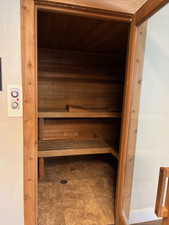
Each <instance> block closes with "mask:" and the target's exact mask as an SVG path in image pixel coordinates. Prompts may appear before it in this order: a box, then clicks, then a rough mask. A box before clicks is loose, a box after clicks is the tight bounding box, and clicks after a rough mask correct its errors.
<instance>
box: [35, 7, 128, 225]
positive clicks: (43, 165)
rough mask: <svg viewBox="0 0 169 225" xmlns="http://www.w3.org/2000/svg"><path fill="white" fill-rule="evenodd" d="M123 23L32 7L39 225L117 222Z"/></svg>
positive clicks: (125, 38) (124, 45)
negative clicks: (34, 10)
mask: <svg viewBox="0 0 169 225" xmlns="http://www.w3.org/2000/svg"><path fill="white" fill-rule="evenodd" d="M128 36H129V24H128V23H125V22H119V21H115V20H110V19H109V20H108V19H103V18H92V17H91V18H90V17H86V16H84V17H83V16H79V15H73V14H72V15H71V14H66V13H60V12H55V11H50V10H38V14H37V47H38V50H37V53H38V60H37V61H38V76H37V77H38V161H39V178H38V222H39V225H44V224H48V225H56V224H57V225H73V224H74V225H77V224H78V225H94V224H95V225H103V224H106V225H107V224H114V223H115V212H114V210H115V192H116V183H117V170H118V159H119V144H120V134H121V120H122V107H123V90H124V81H125V69H126V55H127V47H128Z"/></svg>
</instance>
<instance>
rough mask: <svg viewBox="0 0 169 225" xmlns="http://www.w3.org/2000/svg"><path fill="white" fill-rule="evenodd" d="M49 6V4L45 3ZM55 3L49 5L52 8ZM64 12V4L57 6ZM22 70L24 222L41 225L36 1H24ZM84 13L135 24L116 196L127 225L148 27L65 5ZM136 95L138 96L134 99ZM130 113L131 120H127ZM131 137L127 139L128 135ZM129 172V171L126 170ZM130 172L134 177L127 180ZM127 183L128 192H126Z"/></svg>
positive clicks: (120, 215) (121, 223)
mask: <svg viewBox="0 0 169 225" xmlns="http://www.w3.org/2000/svg"><path fill="white" fill-rule="evenodd" d="M41 7H44V8H45V5H41ZM52 7H53V4H52V5H50V6H48V8H49V9H52ZM57 9H58V10H60V11H63V9H62V8H61V7H59V8H57ZM21 11H22V32H21V33H22V37H21V39H22V73H23V109H24V119H23V121H24V221H25V225H37V214H38V210H37V206H38V204H37V185H38V163H37V160H38V154H37V141H38V136H37V52H36V51H37V48H36V46H37V40H36V35H37V31H36V28H37V21H36V19H37V18H36V17H37V5H36V4H35V1H34V0H22V5H21ZM65 11H66V12H67V13H71V14H72V13H75V14H76V15H77V14H79V15H81V14H82V11H83V16H85V15H86V16H87V17H96V18H97V17H102V18H103V19H114V20H119V21H123V22H130V23H131V20H133V22H132V23H131V33H130V41H129V50H128V58H130V60H128V63H127V73H126V85H125V95H124V96H125V97H124V107H123V115H124V119H123V122H122V129H123V131H122V135H121V146H120V151H121V154H120V166H119V171H118V185H117V195H116V199H117V200H116V218H117V219H116V225H126V224H127V217H128V212H129V204H130V198H131V189H132V177H133V165H134V155H135V142H136V129H137V119H138V112H139V99H140V86H141V85H140V84H141V74H142V68H143V59H144V54H143V52H144V51H142V52H141V54H140V51H141V49H140V48H139V49H140V51H138V50H137V49H136V48H135V47H139V46H142V48H143V50H144V43H145V38H140V37H145V35H144V34H145V32H146V29H143V28H141V27H137V26H136V25H135V21H134V17H133V19H131V17H130V16H128V15H126V16H125V19H124V15H122V14H117V13H105V11H103V12H101V11H99V12H98V11H97V12H96V11H94V10H92V9H91V10H90V11H89V9H88V10H87V11H86V13H85V11H84V8H83V10H82V11H81V10H80V9H79V7H78V8H74V9H69V8H65V7H64V12H65ZM133 96H134V98H133ZM126 115H127V119H126ZM126 137H127V138H126ZM126 171H127V173H126ZM125 174H128V176H129V177H130V179H125ZM124 186H125V191H124Z"/></svg>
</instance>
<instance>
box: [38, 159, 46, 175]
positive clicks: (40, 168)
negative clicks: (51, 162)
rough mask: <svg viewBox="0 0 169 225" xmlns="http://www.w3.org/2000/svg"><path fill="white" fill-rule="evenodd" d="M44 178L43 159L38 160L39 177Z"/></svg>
mask: <svg viewBox="0 0 169 225" xmlns="http://www.w3.org/2000/svg"><path fill="white" fill-rule="evenodd" d="M44 176H45V159H44V158H39V177H40V178H42V177H44Z"/></svg>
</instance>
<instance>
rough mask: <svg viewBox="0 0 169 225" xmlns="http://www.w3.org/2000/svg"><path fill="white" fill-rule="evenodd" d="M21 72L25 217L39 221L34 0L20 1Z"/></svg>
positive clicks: (32, 224)
mask: <svg viewBox="0 0 169 225" xmlns="http://www.w3.org/2000/svg"><path fill="white" fill-rule="evenodd" d="M21 14H22V27H21V28H22V37H21V39H22V74H23V103H24V104H23V110H24V118H23V120H24V219H25V225H36V224H37V117H36V115H37V107H36V104H37V93H36V92H37V90H36V86H37V78H36V50H35V49H36V48H35V47H36V40H35V22H36V20H35V18H36V17H35V7H34V1H33V0H22V1H21Z"/></svg>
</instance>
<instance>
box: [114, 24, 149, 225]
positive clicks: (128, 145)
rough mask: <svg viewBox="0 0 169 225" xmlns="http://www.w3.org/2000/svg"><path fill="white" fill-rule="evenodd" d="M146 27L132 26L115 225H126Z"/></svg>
mask: <svg viewBox="0 0 169 225" xmlns="http://www.w3.org/2000/svg"><path fill="white" fill-rule="evenodd" d="M145 34H146V24H144V25H143V26H142V27H137V26H136V25H135V24H134V23H133V24H131V31H130V39H129V47H128V62H127V72H126V81H125V91H124V103H123V120H122V129H121V130H122V132H121V144H120V161H119V171H118V184H117V195H116V225H124V224H125V225H126V224H127V220H128V216H129V207H130V199H131V191H132V180H133V166H134V155H135V147H136V134H137V126H138V125H137V124H138V114H139V100H140V90H141V81H142V69H143V61H144V49H145V36H146V35H145Z"/></svg>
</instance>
